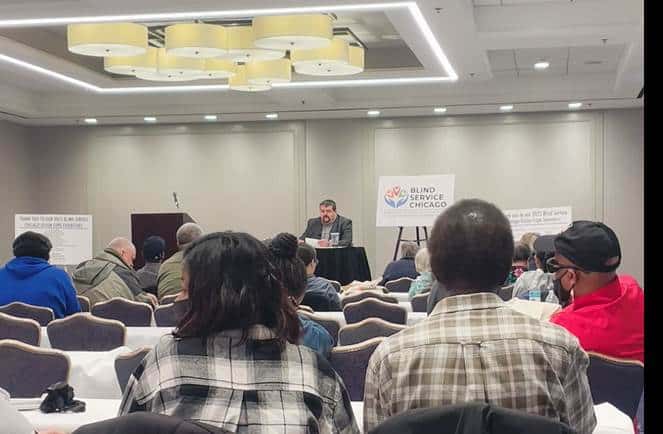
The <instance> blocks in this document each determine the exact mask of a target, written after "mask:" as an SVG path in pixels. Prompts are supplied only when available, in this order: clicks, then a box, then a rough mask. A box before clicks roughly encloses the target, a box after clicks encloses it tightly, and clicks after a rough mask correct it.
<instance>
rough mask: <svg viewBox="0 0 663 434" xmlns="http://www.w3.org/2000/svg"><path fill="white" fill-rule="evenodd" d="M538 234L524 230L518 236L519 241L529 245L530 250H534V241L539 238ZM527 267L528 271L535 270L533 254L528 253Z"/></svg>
mask: <svg viewBox="0 0 663 434" xmlns="http://www.w3.org/2000/svg"><path fill="white" fill-rule="evenodd" d="M539 236H540V235H539V234H535V233H534V232H526V233H524V234H523V235H522V236H521V237H520V242H521V243H523V244H527V247H529V249H530V251H532V252H534V242H535V241H536V239H537V238H539ZM527 269H528V270H529V271H534V270H536V263H535V262H534V255H533V254H532V255H530V257H529V260H528V261H527Z"/></svg>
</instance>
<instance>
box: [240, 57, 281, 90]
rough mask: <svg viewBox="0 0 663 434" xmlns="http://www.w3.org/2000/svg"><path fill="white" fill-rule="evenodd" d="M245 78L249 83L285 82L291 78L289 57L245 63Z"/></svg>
mask: <svg viewBox="0 0 663 434" xmlns="http://www.w3.org/2000/svg"><path fill="white" fill-rule="evenodd" d="M246 78H247V80H248V82H249V83H251V84H269V85H271V84H272V83H287V82H289V81H290V80H291V78H292V66H291V64H290V59H276V60H262V61H257V62H250V63H247V64H246Z"/></svg>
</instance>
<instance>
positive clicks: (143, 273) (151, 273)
mask: <svg viewBox="0 0 663 434" xmlns="http://www.w3.org/2000/svg"><path fill="white" fill-rule="evenodd" d="M165 254H166V241H165V240H164V239H163V238H161V237H157V236H152V237H147V238H146V239H145V241H143V259H144V260H145V265H143V268H141V269H140V270H138V271H136V275H138V280H139V281H140V285H141V286H142V288H143V291H145V292H149V293H150V294H154V295H156V294H157V275H158V274H159V267H161V263H162V262H163V259H164V255H165Z"/></svg>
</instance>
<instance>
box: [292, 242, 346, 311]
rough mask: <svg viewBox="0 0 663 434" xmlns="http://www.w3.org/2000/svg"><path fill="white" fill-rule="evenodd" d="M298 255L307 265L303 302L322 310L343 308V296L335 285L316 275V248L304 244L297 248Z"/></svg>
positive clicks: (314, 308)
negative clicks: (341, 296)
mask: <svg viewBox="0 0 663 434" xmlns="http://www.w3.org/2000/svg"><path fill="white" fill-rule="evenodd" d="M297 257H298V258H299V259H301V261H302V262H303V263H304V265H305V266H306V293H305V294H304V297H303V301H302V303H304V304H305V305H307V306H309V307H311V308H312V309H313V310H315V311H320V312H328V311H340V310H343V309H342V308H341V298H340V296H339V294H338V292H336V288H334V285H332V284H331V282H330V281H329V280H327V279H324V278H322V277H318V276H316V275H315V268H316V267H317V266H318V258H317V255H316V253H315V249H314V248H313V247H311V246H309V245H308V244H302V245H300V246H299V248H298V249H297Z"/></svg>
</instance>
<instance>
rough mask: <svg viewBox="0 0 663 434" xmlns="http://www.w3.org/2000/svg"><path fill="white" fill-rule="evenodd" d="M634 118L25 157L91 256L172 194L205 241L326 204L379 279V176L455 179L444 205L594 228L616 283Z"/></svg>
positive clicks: (130, 132) (57, 139)
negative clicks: (558, 217)
mask: <svg viewBox="0 0 663 434" xmlns="http://www.w3.org/2000/svg"><path fill="white" fill-rule="evenodd" d="M642 116H643V112H642V110H619V111H608V112H578V113H538V114H522V115H518V114H510V115H493V116H459V117H452V116H445V117H430V118H402V119H395V120H374V119H361V120H356V119H355V120H334V121H331V120H320V121H306V122H263V123H247V124H238V125H233V124H216V125H183V126H149V127H147V126H146V127H142V126H141V127H78V128H74V127H72V128H38V129H33V130H32V135H31V144H32V146H31V151H32V152H31V155H32V157H33V159H34V163H33V164H34V165H35V167H36V169H35V171H36V172H38V173H39V176H38V181H39V189H38V192H37V194H36V199H37V200H38V203H39V210H40V211H43V212H71V213H78V212H81V213H86V212H89V213H92V214H93V215H94V218H95V228H96V230H95V249H99V248H100V247H101V246H103V244H104V243H106V242H107V241H108V240H109V239H110V238H111V237H112V236H115V235H120V234H127V235H128V232H129V214H130V213H131V212H137V211H144V212H148V211H150V212H156V211H164V212H165V211H173V210H174V206H173V205H172V192H173V191H177V192H178V193H179V195H180V201H181V202H182V205H183V208H184V209H186V210H187V211H189V212H190V214H191V215H192V216H193V217H194V218H196V219H197V220H198V221H200V222H201V223H202V224H203V225H204V226H205V228H206V229H208V230H219V229H225V228H231V229H244V230H248V231H251V232H253V233H255V235H256V236H258V237H260V238H262V237H267V236H269V235H272V234H274V233H276V232H278V231H290V232H293V233H295V234H297V235H299V234H300V233H301V232H302V231H303V229H304V225H305V220H306V218H307V217H311V216H315V215H316V214H317V206H318V203H319V202H320V200H321V199H324V198H327V197H330V198H333V199H335V200H336V201H337V203H338V207H339V209H338V211H339V213H341V214H342V215H345V216H348V217H350V218H352V219H353V222H354V239H355V244H357V245H363V246H365V247H366V250H367V252H368V255H369V261H370V263H371V270H372V272H373V274H374V275H378V274H380V273H381V272H382V270H383V268H384V265H385V263H386V262H387V261H388V260H389V259H390V258H391V255H392V254H393V246H394V242H395V237H396V233H397V231H396V229H392V230H390V229H384V228H380V229H376V228H375V200H376V185H377V184H376V182H377V178H378V176H379V175H381V174H403V175H409V174H419V173H421V174H424V173H455V174H456V197H457V198H462V197H479V198H483V199H487V200H490V201H493V202H495V203H496V204H497V205H498V206H500V207H503V208H528V207H542V206H561V205H571V206H572V207H573V215H574V218H586V219H597V220H601V219H605V221H606V222H607V223H608V224H609V225H612V226H614V228H615V230H616V231H617V233H618V235H619V236H620V239H621V242H622V245H623V250H624V262H623V264H624V265H623V267H622V269H621V271H624V272H628V273H631V274H633V275H634V276H636V278H638V279H640V281H642V277H643V275H644V274H643V264H642V257H643V222H642V215H643V199H642V198H643V164H642V161H643V160H642V153H643V151H642V150H643V137H642ZM604 180H605V181H604ZM4 218H6V217H4ZM1 229H2V228H0V230H1ZM406 235H407V236H408V237H412V236H413V234H412V233H407V234H406Z"/></svg>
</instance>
